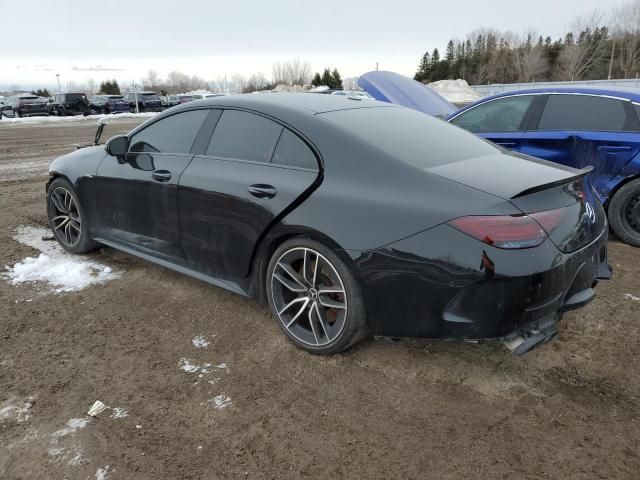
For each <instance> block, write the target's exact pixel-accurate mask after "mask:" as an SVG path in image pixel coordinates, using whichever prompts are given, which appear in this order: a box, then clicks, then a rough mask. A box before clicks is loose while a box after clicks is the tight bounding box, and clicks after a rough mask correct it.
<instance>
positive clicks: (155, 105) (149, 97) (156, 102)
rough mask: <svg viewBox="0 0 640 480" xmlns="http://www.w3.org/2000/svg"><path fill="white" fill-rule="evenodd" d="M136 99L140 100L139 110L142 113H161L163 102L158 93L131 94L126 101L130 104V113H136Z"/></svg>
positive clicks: (127, 95) (126, 97)
mask: <svg viewBox="0 0 640 480" xmlns="http://www.w3.org/2000/svg"><path fill="white" fill-rule="evenodd" d="M136 97H137V99H138V109H139V110H140V111H141V112H161V111H162V102H161V101H160V97H159V96H158V94H157V93H156V92H129V93H127V94H126V95H125V96H124V99H125V100H126V101H127V102H129V111H131V113H135V112H136Z"/></svg>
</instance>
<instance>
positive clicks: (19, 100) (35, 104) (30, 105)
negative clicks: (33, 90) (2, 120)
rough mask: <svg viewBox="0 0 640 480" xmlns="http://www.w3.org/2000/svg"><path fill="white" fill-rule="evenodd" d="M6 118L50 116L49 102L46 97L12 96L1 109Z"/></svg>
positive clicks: (26, 94) (27, 94)
mask: <svg viewBox="0 0 640 480" xmlns="http://www.w3.org/2000/svg"><path fill="white" fill-rule="evenodd" d="M0 110H1V111H2V115H3V116H5V117H35V116H48V115H49V101H48V100H47V99H46V98H44V97H39V96H37V95H31V94H29V93H25V94H21V95H11V96H10V97H7V98H6V99H5V103H4V105H2V107H0Z"/></svg>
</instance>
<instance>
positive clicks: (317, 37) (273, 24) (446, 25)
mask: <svg viewBox="0 0 640 480" xmlns="http://www.w3.org/2000/svg"><path fill="white" fill-rule="evenodd" d="M6 3H8V2H6V1H5V0H3V1H2V3H1V4H0V19H5V20H6V19H10V21H2V22H0V24H1V25H2V27H1V29H0V30H1V31H2V37H0V86H3V85H4V86H5V87H6V86H7V85H12V84H13V85H20V86H21V87H23V88H35V87H39V86H47V85H53V84H55V82H56V77H55V74H56V73H59V74H60V79H61V83H62V84H63V85H64V84H65V82H67V81H74V82H79V83H82V82H84V81H86V80H87V79H88V78H94V79H95V80H97V81H100V80H103V79H107V78H116V79H118V80H120V81H121V82H125V81H131V80H133V79H135V80H138V81H139V79H140V78H141V77H143V76H145V74H146V71H147V70H148V69H150V68H154V69H155V70H156V71H157V72H158V73H159V74H160V76H161V77H162V76H165V75H166V74H167V73H168V72H169V71H171V70H181V71H183V72H185V73H188V74H190V75H193V74H196V75H198V76H200V77H203V78H204V79H206V80H211V79H215V78H219V77H222V76H224V75H229V76H231V75H232V74H234V73H239V74H242V75H246V76H248V75H250V74H251V73H254V72H256V71H261V72H263V73H264V74H265V75H266V76H267V77H269V76H270V74H271V65H272V63H273V62H274V61H276V60H287V59H290V58H294V57H299V58H300V59H301V60H306V61H308V62H309V63H310V64H311V67H312V69H313V70H314V71H316V70H320V69H322V68H323V67H325V66H330V67H337V68H338V69H339V70H340V72H341V74H342V76H343V77H351V76H357V75H360V74H362V73H364V72H366V71H369V70H373V69H374V68H375V65H376V62H379V63H380V69H381V70H382V69H384V70H392V71H396V72H398V73H402V74H406V75H413V73H414V72H415V70H416V67H417V65H418V61H419V57H420V56H421V55H422V54H423V53H424V51H425V50H429V51H431V50H432V49H433V48H434V47H437V48H439V49H441V50H444V47H445V45H446V43H447V42H448V41H449V39H451V38H460V39H463V38H465V37H466V34H467V33H469V32H470V31H472V30H474V29H476V28H494V29H498V30H511V31H513V32H515V33H518V34H523V33H525V32H526V31H527V30H530V29H533V30H535V31H537V32H538V33H540V34H544V35H547V34H549V35H551V36H552V37H553V38H556V37H559V36H562V35H563V34H564V32H565V31H566V30H567V28H568V26H569V24H570V23H571V21H572V19H573V18H574V17H575V16H576V15H578V14H588V13H590V12H592V11H593V10H595V9H600V10H602V11H604V12H605V13H609V11H610V10H611V7H612V6H614V5H618V4H620V3H621V0H620V1H618V0H614V1H612V0H609V1H606V0H600V1H598V0H536V1H527V2H522V1H517V2H516V1H514V0H483V1H480V0H474V1H471V0H439V1H438V2H428V1H426V0H418V1H413V0H411V1H391V0H386V1H378V0H368V1H362V2H354V1H342V2H334V1H329V0H325V1H324V2H318V1H293V0H277V1H274V2H269V1H264V0H262V1H259V2H253V1H251V0H244V1H240V0H235V1H233V0H230V1H227V2H224V3H222V2H219V1H211V0H182V1H175V0H171V1H168V0H155V1H153V2H145V1H143V0H137V1H124V0H102V1H99V2H94V1H86V0H31V1H29V2H26V3H23V2H17V1H12V2H11V5H10V6H5V5H6ZM40 25H42V26H41V27H40Z"/></svg>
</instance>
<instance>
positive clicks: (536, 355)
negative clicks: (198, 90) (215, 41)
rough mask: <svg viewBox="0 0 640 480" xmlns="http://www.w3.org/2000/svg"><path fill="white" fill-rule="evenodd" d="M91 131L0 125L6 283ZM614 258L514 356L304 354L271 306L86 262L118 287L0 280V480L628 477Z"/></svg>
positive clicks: (630, 416)
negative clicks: (30, 230) (586, 294)
mask: <svg viewBox="0 0 640 480" xmlns="http://www.w3.org/2000/svg"><path fill="white" fill-rule="evenodd" d="M135 122H136V121H135V120H129V121H125V120H121V121H119V122H116V123H115V124H112V125H109V127H108V130H107V132H105V137H108V136H110V135H113V134H115V133H119V132H124V131H127V130H129V129H130V128H132V127H133V126H134V125H135ZM94 129H95V127H94V122H89V121H87V122H78V123H74V124H73V125H71V124H66V125H62V126H61V125H32V126H18V125H15V124H14V125H0V207H1V208H0V245H1V246H0V266H2V267H3V266H4V265H7V266H11V265H13V264H15V263H16V262H19V261H21V260H22V259H23V258H25V257H27V256H34V255H37V253H38V252H37V251H35V250H34V249H32V248H30V247H26V246H24V245H21V244H19V243H18V242H16V240H15V239H14V238H13V237H14V235H15V232H16V228H17V227H18V226H20V225H40V226H44V225H45V222H46V217H45V210H44V183H45V180H46V167H47V164H48V162H49V161H50V160H51V159H53V158H54V157H55V156H57V155H60V154H62V153H64V152H67V151H71V150H73V149H74V148H75V147H74V145H75V144H77V143H83V142H87V141H90V140H91V138H92V135H93V131H94ZM609 248H610V250H609V251H610V262H611V264H612V266H613V267H614V269H615V272H614V274H615V276H614V279H613V280H612V281H610V282H601V283H600V285H598V287H597V294H598V295H597V298H596V299H595V300H594V301H593V302H592V303H591V304H590V305H588V306H587V307H586V308H584V309H582V310H579V311H577V312H572V313H570V314H567V315H566V316H565V318H564V319H563V321H562V323H561V325H560V333H559V335H558V336H557V337H556V339H555V340H553V341H552V342H550V343H548V344H546V345H543V346H542V347H540V348H538V349H537V350H534V351H533V352H531V353H529V354H527V355H525V356H523V357H517V356H514V355H512V354H510V353H509V352H508V351H507V350H506V349H505V348H504V346H503V345H502V344H499V343H483V344H471V343H462V342H438V341H407V342H390V341H385V340H368V341H365V342H363V343H362V344H360V345H359V346H357V347H356V348H354V349H352V350H351V351H349V352H348V353H346V354H343V355H337V356H333V357H329V358H324V357H317V356H311V355H309V354H306V353H303V352H301V351H300V350H298V349H296V348H295V347H294V346H293V345H291V344H290V343H289V342H288V341H287V340H286V339H285V337H284V335H283V334H282V333H281V332H280V330H279V328H278V326H277V325H276V323H275V321H274V320H273V319H272V318H271V317H270V315H269V313H268V311H267V310H266V309H264V308H263V307H261V306H258V305H256V304H254V303H252V302H251V301H249V300H246V299H244V298H241V297H239V296H237V295H234V294H231V293H228V292H226V291H223V290H221V289H218V288H215V287H212V286H210V285H207V284H205V283H202V282H199V281H197V280H193V279H191V278H188V277H186V276H183V275H180V274H177V273H173V272H171V271H169V270H166V269H164V268H161V267H158V266H154V265H152V264H149V263H147V262H145V261H143V260H138V259H136V258H133V257H131V256H128V255H126V254H123V253H119V252H117V251H115V250H113V249H110V248H103V249H101V250H99V251H97V252H95V253H93V254H91V255H90V256H91V257H92V258H93V259H95V260H97V261H100V262H101V263H103V264H106V265H108V266H110V267H111V268H113V269H114V271H120V272H122V275H121V277H120V278H119V279H117V280H114V281H111V282H108V283H105V284H102V285H97V286H92V287H89V288H87V289H85V290H82V291H80V292H75V293H59V294H54V293H47V291H46V289H43V288H42V286H41V285H38V284H19V285H12V284H10V283H9V282H8V281H7V280H6V279H2V278H0V478H1V479H7V480H8V479H87V478H90V479H93V478H96V479H101V480H104V479H110V480H115V479H205V478H206V479H214V478H243V479H244V478H274V479H288V478H291V479H298V478H310V479H315V478H331V479H354V478H366V479H377V478H380V479H396V478H398V479H403V478H416V479H418V478H419V479H426V478H434V479H460V478H478V479H499V478H505V479H507V478H508V479H540V478H548V479H559V480H566V479H594V478H603V479H604V478H606V479H614V478H619V479H637V478H640V423H639V422H640V298H639V297H640V250H638V249H634V248H632V247H628V246H626V245H623V244H621V243H619V242H618V241H617V240H615V239H614V240H611V241H610V243H609ZM196 335H201V336H202V337H204V339H205V340H207V341H209V345H208V347H206V348H196V347H195V346H194V345H193V343H192V339H193V337H194V336H196ZM203 364H211V366H209V367H206V365H203ZM222 364H224V365H222ZM181 367H185V368H186V370H194V369H196V371H191V372H190V371H186V370H185V369H184V368H182V369H181ZM189 367H192V368H189ZM205 367H206V368H205ZM203 369H204V370H203ZM95 400H101V401H102V402H104V403H105V404H107V405H109V406H111V407H114V408H112V409H110V410H106V411H104V412H103V413H101V414H100V415H98V416H97V417H96V418H91V417H88V416H86V412H87V410H88V409H89V407H90V406H91V405H92V404H93V402H94V401H95ZM115 407H118V408H120V409H123V410H124V411H126V412H127V414H128V415H127V416H124V412H123V410H117V409H116V408H115ZM221 407H222V408H221ZM118 417H119V418H118Z"/></svg>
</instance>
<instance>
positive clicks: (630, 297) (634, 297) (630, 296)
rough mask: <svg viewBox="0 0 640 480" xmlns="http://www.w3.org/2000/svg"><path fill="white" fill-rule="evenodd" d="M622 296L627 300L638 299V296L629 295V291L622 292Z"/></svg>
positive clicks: (639, 298)
mask: <svg viewBox="0 0 640 480" xmlns="http://www.w3.org/2000/svg"><path fill="white" fill-rule="evenodd" d="M624 298H626V299H629V300H633V301H636V302H637V301H638V300H640V297H636V296H635V295H631V294H630V293H625V294H624Z"/></svg>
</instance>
